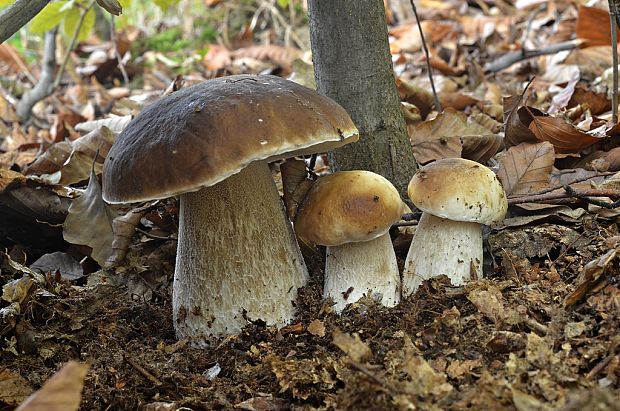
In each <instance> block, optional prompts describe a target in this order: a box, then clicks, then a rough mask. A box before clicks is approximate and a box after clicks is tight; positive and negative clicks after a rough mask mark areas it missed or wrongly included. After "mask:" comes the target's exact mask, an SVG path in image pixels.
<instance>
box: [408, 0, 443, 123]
mask: <svg viewBox="0 0 620 411" xmlns="http://www.w3.org/2000/svg"><path fill="white" fill-rule="evenodd" d="M409 3H411V8H412V9H413V14H414V15H415V21H416V23H417V24H418V30H420V38H421V39H422V47H423V48H424V54H425V55H426V70H427V71H428V79H429V80H430V82H431V89H432V90H433V98H434V99H435V108H436V109H437V111H439V112H441V111H443V109H442V108H441V102H440V101H439V96H437V90H435V82H434V81H433V69H432V67H431V56H430V53H429V52H428V47H426V40H425V39H424V32H423V31H422V25H421V24H420V18H419V17H418V9H417V8H416V6H415V4H414V3H413V0H409Z"/></svg>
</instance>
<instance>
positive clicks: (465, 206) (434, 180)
mask: <svg viewBox="0 0 620 411" xmlns="http://www.w3.org/2000/svg"><path fill="white" fill-rule="evenodd" d="M408 191H409V198H410V199H411V201H412V202H413V204H414V205H415V206H416V207H418V208H419V209H420V210H422V212H423V213H422V217H421V218H420V221H419V223H418V227H417V229H416V231H415V234H414V236H413V240H412V241H411V246H410V248H409V252H408V253H407V259H406V261H405V270H404V272H403V296H408V295H410V294H412V293H414V292H415V291H416V290H417V289H418V287H419V286H420V284H421V283H422V281H424V280H427V279H429V278H432V277H436V276H439V275H441V274H445V275H447V276H448V278H450V281H451V283H452V284H453V285H462V284H464V283H465V282H466V281H468V280H469V279H470V277H471V276H472V275H473V273H475V275H477V276H478V277H481V276H482V229H481V226H480V224H492V223H495V222H498V221H501V220H502V219H503V218H504V216H505V215H506V210H507V209H508V202H507V200H506V194H505V193H504V189H503V188H502V185H501V183H500V182H499V180H498V179H497V177H496V176H495V173H493V171H491V170H490V169H488V168H487V167H485V166H483V165H482V164H480V163H477V162H475V161H471V160H465V159H462V158H447V159H443V160H438V161H435V162H433V163H431V164H429V165H426V166H424V167H422V168H420V169H419V170H418V171H417V173H416V174H415V175H414V176H413V178H412V179H411V181H410V182H409V190H408Z"/></svg>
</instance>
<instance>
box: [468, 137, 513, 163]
mask: <svg viewBox="0 0 620 411" xmlns="http://www.w3.org/2000/svg"><path fill="white" fill-rule="evenodd" d="M461 142H462V143H463V152H462V156H463V158H466V159H468V160H473V161H477V162H479V163H481V164H485V163H486V162H487V161H489V160H490V159H491V157H493V156H494V155H495V154H497V152H498V151H499V150H500V149H501V148H502V146H503V144H504V139H503V138H502V136H500V135H497V134H487V135H484V136H465V137H463V138H461Z"/></svg>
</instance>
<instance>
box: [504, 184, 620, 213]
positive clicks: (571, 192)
mask: <svg viewBox="0 0 620 411" xmlns="http://www.w3.org/2000/svg"><path fill="white" fill-rule="evenodd" d="M591 197H610V198H620V190H581V191H576V190H575V189H574V188H572V187H570V186H568V185H566V186H564V192H563V193H558V192H551V193H545V194H535V195H526V196H519V197H512V198H510V197H509V198H508V204H509V205H514V204H524V203H544V202H546V201H551V200H560V199H565V198H578V199H581V200H585V201H587V202H588V203H590V204H594V205H598V206H600V207H605V208H616V207H618V204H617V203H620V202H619V201H616V202H613V203H609V202H605V201H599V200H594V199H593V198H591Z"/></svg>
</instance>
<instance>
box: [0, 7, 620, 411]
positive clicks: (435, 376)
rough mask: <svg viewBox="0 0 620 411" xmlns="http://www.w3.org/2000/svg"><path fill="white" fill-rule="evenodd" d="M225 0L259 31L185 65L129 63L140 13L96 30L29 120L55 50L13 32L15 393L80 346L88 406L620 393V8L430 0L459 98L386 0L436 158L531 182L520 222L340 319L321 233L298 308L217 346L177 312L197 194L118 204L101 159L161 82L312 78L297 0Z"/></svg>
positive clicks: (8, 328)
mask: <svg viewBox="0 0 620 411" xmlns="http://www.w3.org/2000/svg"><path fill="white" fill-rule="evenodd" d="M205 3H206V4H207V5H208V6H209V7H211V9H210V10H211V11H213V13H215V14H217V13H222V15H224V14H225V13H233V14H231V16H233V17H235V18H231V19H229V20H224V19H222V20H221V21H219V22H218V26H217V28H218V31H219V32H226V33H233V32H234V29H238V28H239V27H232V25H233V24H234V21H236V19H238V17H239V16H238V15H237V14H234V13H243V12H245V13H249V14H248V15H247V16H243V17H245V18H248V19H251V18H254V20H253V21H254V23H255V25H254V26H253V29H254V30H255V31H254V32H252V31H251V30H252V29H250V28H248V27H246V30H245V31H244V32H243V33H242V34H240V35H239V36H238V37H236V38H231V37H226V38H220V42H214V43H213V44H211V45H209V47H208V52H207V53H206V54H205V55H204V56H202V57H201V58H196V59H195V63H196V64H195V65H194V66H191V68H189V69H188V70H187V72H186V73H185V75H184V76H181V75H179V71H180V69H179V66H178V63H176V62H175V60H174V59H172V57H175V54H174V53H165V52H162V51H161V50H146V51H145V53H144V54H145V60H147V61H148V62H149V65H148V66H141V65H139V64H138V60H137V59H132V58H129V57H128V58H127V59H125V60H123V66H122V67H120V68H119V67H118V60H117V57H116V54H117V53H120V54H121V55H125V52H126V51H127V50H128V49H129V48H130V46H131V44H132V43H133V44H139V43H140V41H145V34H144V33H143V32H141V31H140V30H138V29H134V28H126V29H123V30H118V32H117V33H116V40H115V41H116V44H113V43H98V42H97V40H90V42H92V43H93V44H90V43H89V42H85V43H84V44H81V45H80V48H79V50H78V51H79V53H80V54H79V55H76V56H75V59H74V62H73V63H74V65H75V73H72V74H74V75H72V76H70V78H68V79H67V80H66V81H64V82H63V86H62V87H61V89H59V90H56V91H55V93H54V95H53V97H52V98H51V99H49V101H48V102H47V104H46V105H41V104H39V105H36V106H35V107H34V111H33V115H34V117H35V119H36V121H34V122H33V123H32V124H29V125H25V124H22V123H21V122H20V121H19V119H18V116H17V114H16V111H15V107H16V104H17V101H18V100H19V97H20V96H21V95H23V93H24V90H25V89H27V88H29V87H30V86H31V85H32V84H29V83H31V82H30V81H29V80H28V79H27V78H28V76H33V75H34V76H35V77H36V76H38V74H39V73H38V70H39V68H37V67H36V64H33V65H31V66H32V70H33V73H29V75H26V76H21V75H20V74H19V73H21V72H23V71H26V70H25V69H24V68H25V67H26V68H27V67H30V65H28V64H27V63H26V62H24V61H23V60H22V58H21V57H20V56H19V53H17V52H16V50H14V49H11V46H10V45H6V44H4V45H0V75H1V76H2V77H1V78H0V80H2V81H0V245H1V247H2V248H0V284H2V292H1V300H0V408H1V409H7V410H8V409H13V408H14V407H16V406H18V405H19V404H21V403H23V402H24V400H25V399H26V398H27V397H28V396H29V395H31V394H32V393H33V392H34V391H36V390H38V389H40V388H41V387H42V386H43V384H44V383H45V382H46V381H48V380H49V379H50V377H51V376H52V375H55V374H56V373H57V372H58V371H59V370H61V367H62V366H63V364H66V363H68V362H69V361H78V362H82V363H85V364H88V366H89V367H90V368H89V370H88V372H87V374H86V377H85V378H84V379H83V377H82V376H83V373H84V372H85V368H84V367H83V366H81V368H79V372H78V373H77V376H74V377H69V376H67V373H66V371H64V372H60V373H58V374H56V380H59V379H61V378H70V380H67V382H66V384H65V383H63V386H65V388H67V387H74V388H75V389H78V388H79V387H81V383H82V382H83V390H82V393H81V397H82V403H81V408H82V409H85V410H91V409H93V410H99V409H100V410H131V409H144V410H150V411H165V410H176V409H183V408H182V407H186V408H184V409H192V410H215V409H239V410H248V411H252V410H261V411H264V410H288V409H294V410H414V409H420V410H518V411H526V410H527V411H529V410H566V411H568V410H575V411H577V410H594V409H596V410H616V409H620V404H618V400H617V399H618V397H619V396H620V381H619V379H620V333H619V331H618V330H619V329H620V233H619V230H618V221H619V220H618V216H619V215H620V213H619V212H618V204H617V201H618V200H619V199H620V184H619V183H618V174H617V173H618V171H619V170H620V161H619V159H618V153H619V151H618V150H619V149H618V126H617V125H614V124H612V123H611V122H610V121H609V120H610V118H611V100H610V98H609V92H610V91H609V90H610V84H611V80H610V79H611V77H610V75H609V71H608V69H609V67H610V65H611V53H610V47H609V44H610V39H609V36H608V35H605V33H602V32H601V28H600V27H599V26H604V24H602V23H601V22H602V21H604V22H608V21H609V19H608V15H607V12H606V11H605V10H602V9H600V8H589V7H577V6H575V5H573V4H566V3H564V2H514V4H512V5H511V4H509V3H507V2H501V4H500V2H497V4H495V3H494V2H476V5H475V6H474V5H471V4H470V5H469V6H467V7H464V5H462V4H461V5H460V6H459V5H456V4H452V3H451V2H442V4H441V5H440V4H439V2H428V4H422V5H421V7H420V12H421V13H420V14H421V17H422V19H423V22H422V29H423V30H425V35H426V38H427V41H428V43H429V44H428V46H429V48H430V50H431V58H430V65H431V66H432V67H433V70H434V76H435V80H436V83H437V85H438V93H439V99H440V101H441V105H442V106H443V107H444V110H443V111H442V112H441V113H439V112H437V111H435V110H434V108H433V104H434V103H433V100H434V99H433V96H432V94H431V93H429V92H428V91H427V90H428V88H429V87H428V84H427V79H426V78H427V77H426V73H425V70H426V62H425V58H424V56H423V53H422V52H421V48H422V45H421V42H420V39H419V35H418V34H416V32H417V27H416V26H415V24H414V22H413V21H411V20H410V18H411V10H410V8H409V5H408V2H407V1H402V2H399V1H387V2H386V4H387V11H388V13H387V17H388V22H389V24H390V36H391V37H390V41H391V43H390V44H391V52H392V56H393V61H394V68H395V73H396V77H397V88H398V91H399V93H400V97H401V100H402V102H403V110H404V113H405V117H406V118H407V125H408V131H409V133H410V137H411V142H412V146H413V149H414V153H415V156H416V158H417V160H418V161H419V162H420V163H421V164H426V163H429V162H432V161H435V160H438V159H442V158H449V157H463V158H467V159H470V160H474V161H478V162H480V163H483V164H485V165H487V166H489V167H491V168H492V169H493V170H494V171H495V172H496V173H497V175H498V178H499V180H500V181H501V182H502V184H503V187H504V190H505V192H506V194H507V196H508V204H509V205H510V207H509V212H508V215H507V218H506V219H504V220H503V221H502V222H500V223H498V224H496V225H494V226H492V227H486V228H485V229H484V231H483V233H484V244H485V257H484V262H483V270H482V271H483V272H482V273H481V274H484V278H477V279H476V278H474V279H473V280H472V281H471V282H470V283H468V284H467V285H465V286H459V287H455V286H452V285H451V284H450V281H449V280H448V279H447V277H445V276H440V277H437V278H434V279H432V280H429V281H425V282H423V283H422V285H421V287H420V288H419V289H418V291H417V292H416V293H415V294H413V295H411V296H409V297H407V298H406V299H404V300H403V301H402V302H401V303H400V304H399V305H397V306H396V307H393V308H386V307H383V306H381V305H380V304H377V303H376V302H375V301H374V300H372V299H371V298H367V297H366V298H362V299H361V300H359V301H358V302H356V303H354V304H351V305H349V306H348V308H346V309H345V310H344V311H343V313H342V314H341V315H337V314H336V313H335V312H334V310H333V309H332V308H331V306H330V303H331V302H330V301H328V300H324V299H323V298H322V283H323V267H324V266H325V261H324V257H323V255H324V249H322V248H316V249H314V248H310V247H306V246H304V245H303V244H302V253H303V254H304V257H305V258H306V260H307V264H308V269H309V272H310V275H311V281H310V284H309V285H308V286H306V287H304V288H302V289H301V290H300V296H299V299H298V301H297V303H296V304H297V316H296V317H295V319H294V320H293V321H292V323H291V324H290V325H287V326H285V327H284V328H281V329H280V330H277V329H275V328H267V327H265V325H264V324H262V323H261V322H256V323H248V324H247V325H246V326H245V328H244V329H243V331H242V333H241V334H240V335H238V336H231V337H227V338H221V339H214V340H213V341H212V344H211V345H210V347H209V348H207V349H196V348H193V347H192V346H191V344H190V343H189V342H188V341H186V340H181V341H178V340H176V338H175V334H174V327H173V324H172V310H171V284H172V276H173V272H174V261H175V253H176V238H177V228H178V213H179V208H178V200H177V199H175V198H171V199H166V200H160V201H154V202H150V203H144V204H140V205H138V206H135V207H134V206H129V205H127V206H124V205H123V206H111V205H108V204H105V203H104V202H103V201H102V200H101V194H100V187H99V186H98V180H97V178H96V177H90V176H91V175H94V176H97V175H99V174H100V172H101V166H102V163H103V158H105V156H106V154H107V151H108V150H109V148H110V146H111V145H112V143H113V141H114V139H115V138H116V134H117V133H119V132H120V131H121V130H122V129H123V128H124V127H125V126H126V125H127V123H128V122H129V121H130V119H131V117H132V116H133V115H135V114H137V113H138V112H140V110H141V109H142V107H144V105H145V104H147V103H149V102H152V101H154V100H156V99H157V98H159V97H160V96H161V95H162V93H164V94H168V93H173V92H175V91H176V90H178V89H179V87H182V86H184V85H189V84H194V83H197V82H200V81H203V80H205V79H208V78H212V77H216V76H221V75H226V74H238V73H254V74H255V73H259V72H267V71H269V72H271V73H276V74H279V75H282V76H290V78H292V79H294V80H295V81H298V82H300V83H302V84H305V85H307V86H309V87H312V86H313V75H312V72H311V65H310V64H309V63H310V60H309V59H308V53H304V51H308V50H309V46H308V44H307V43H306V42H305V40H304V37H303V36H301V35H299V33H300V32H303V30H304V29H305V28H304V27H303V24H302V20H301V19H299V17H300V16H298V15H297V14H295V10H294V9H291V10H289V11H291V13H290V14H289V16H287V17H286V18H284V17H283V16H284V14H286V13H283V12H282V11H280V12H278V10H280V9H278V8H277V7H276V6H275V2H271V3H273V4H272V5H273V8H263V9H261V10H263V11H261V12H260V13H259V12H258V11H256V10H255V11H253V12H251V13H250V12H249V11H247V9H243V10H245V11H239V10H241V9H239V10H238V9H237V8H235V7H233V6H234V4H233V3H235V1H234V0H229V1H215V0H210V1H206V2H205ZM255 3H256V2H255ZM271 3H270V4H271ZM422 3H424V2H422ZM455 3H457V2H455ZM525 3H528V4H525ZM532 3H535V4H532ZM601 5H603V3H601V4H599V5H598V6H601ZM265 10H268V12H267V11H265ZM254 12H256V14H253V13H254ZM297 12H298V11H297ZM601 13H602V14H601ZM217 15H219V14H217ZM296 17H297V19H296ZM287 19H288V20H287ZM291 19H292V20H291ZM226 24H230V25H231V27H228V26H226ZM603 28H604V27H603ZM603 31H604V30H603ZM607 34H608V32H607ZM252 36H253V37H252ZM233 37H234V36H233ZM250 38H252V39H253V40H254V41H255V42H256V43H257V44H250V43H251V42H249V41H248V40H249V39H250ZM216 43H217V44H216ZM258 43H260V44H258ZM276 43H277V44H276ZM149 44H152V43H149ZM558 49H565V51H563V52H558ZM143 51H144V50H143ZM514 53H517V54H514ZM549 53H551V54H549ZM501 56H504V58H502V59H500V58H499V57H501ZM515 56H517V57H515ZM525 56H530V57H531V56H534V57H533V58H529V59H523V58H524V57H525ZM491 63H493V64H491ZM500 63H501V65H502V66H501V67H500ZM80 76H81V77H80ZM125 78H128V79H132V80H134V79H140V84H139V86H138V85H136V83H135V82H132V83H130V84H125V83H124V81H125V80H124V79H125ZM532 78H533V81H532ZM5 79H9V80H11V81H12V85H11V87H6V84H5V82H4V80H5ZM315 160H316V162H315V167H314V171H313V173H314V174H319V175H321V174H325V173H327V172H328V171H327V170H328V169H327V167H326V165H327V164H326V161H327V160H326V158H325V157H324V156H319V157H318V159H315ZM278 167H279V166H278V165H277V164H276V165H274V166H273V167H272V171H273V175H274V177H276V180H277V181H278V180H279V179H280V173H279V168H278ZM313 177H316V175H314V176H313ZM302 179H303V176H302ZM289 194H296V193H294V192H293V193H289ZM293 197H295V196H293ZM295 201H300V199H298V198H296V197H295ZM76 210H87V211H80V212H78V211H76ZM414 211H415V210H414ZM409 217H410V218H409V220H413V221H409V222H401V223H400V224H397V225H398V226H399V227H393V228H392V229H391V230H390V235H391V238H392V240H393V244H394V246H395V249H396V254H397V258H398V264H399V267H400V269H401V271H402V269H403V265H404V261H405V258H406V254H407V250H408V248H409V244H410V242H411V238H412V228H411V227H410V226H412V225H413V226H415V224H416V219H418V218H419V213H415V212H414V213H413V214H412V215H410V216H409ZM85 227H88V228H87V229H85ZM69 364H70V365H69V367H73V366H74V365H75V364H73V363H69ZM61 381H62V380H61ZM49 390H50V388H49V387H48V388H47V389H46V388H43V389H42V390H41V391H39V395H40V396H41V395H43V396H44V395H52V394H50V391H49ZM74 394H75V392H72V394H71V395H74ZM68 395H70V394H68ZM74 396H75V395H74ZM50 398H51V397H50ZM33 401H34V400H33ZM59 409H61V408H59Z"/></svg>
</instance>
